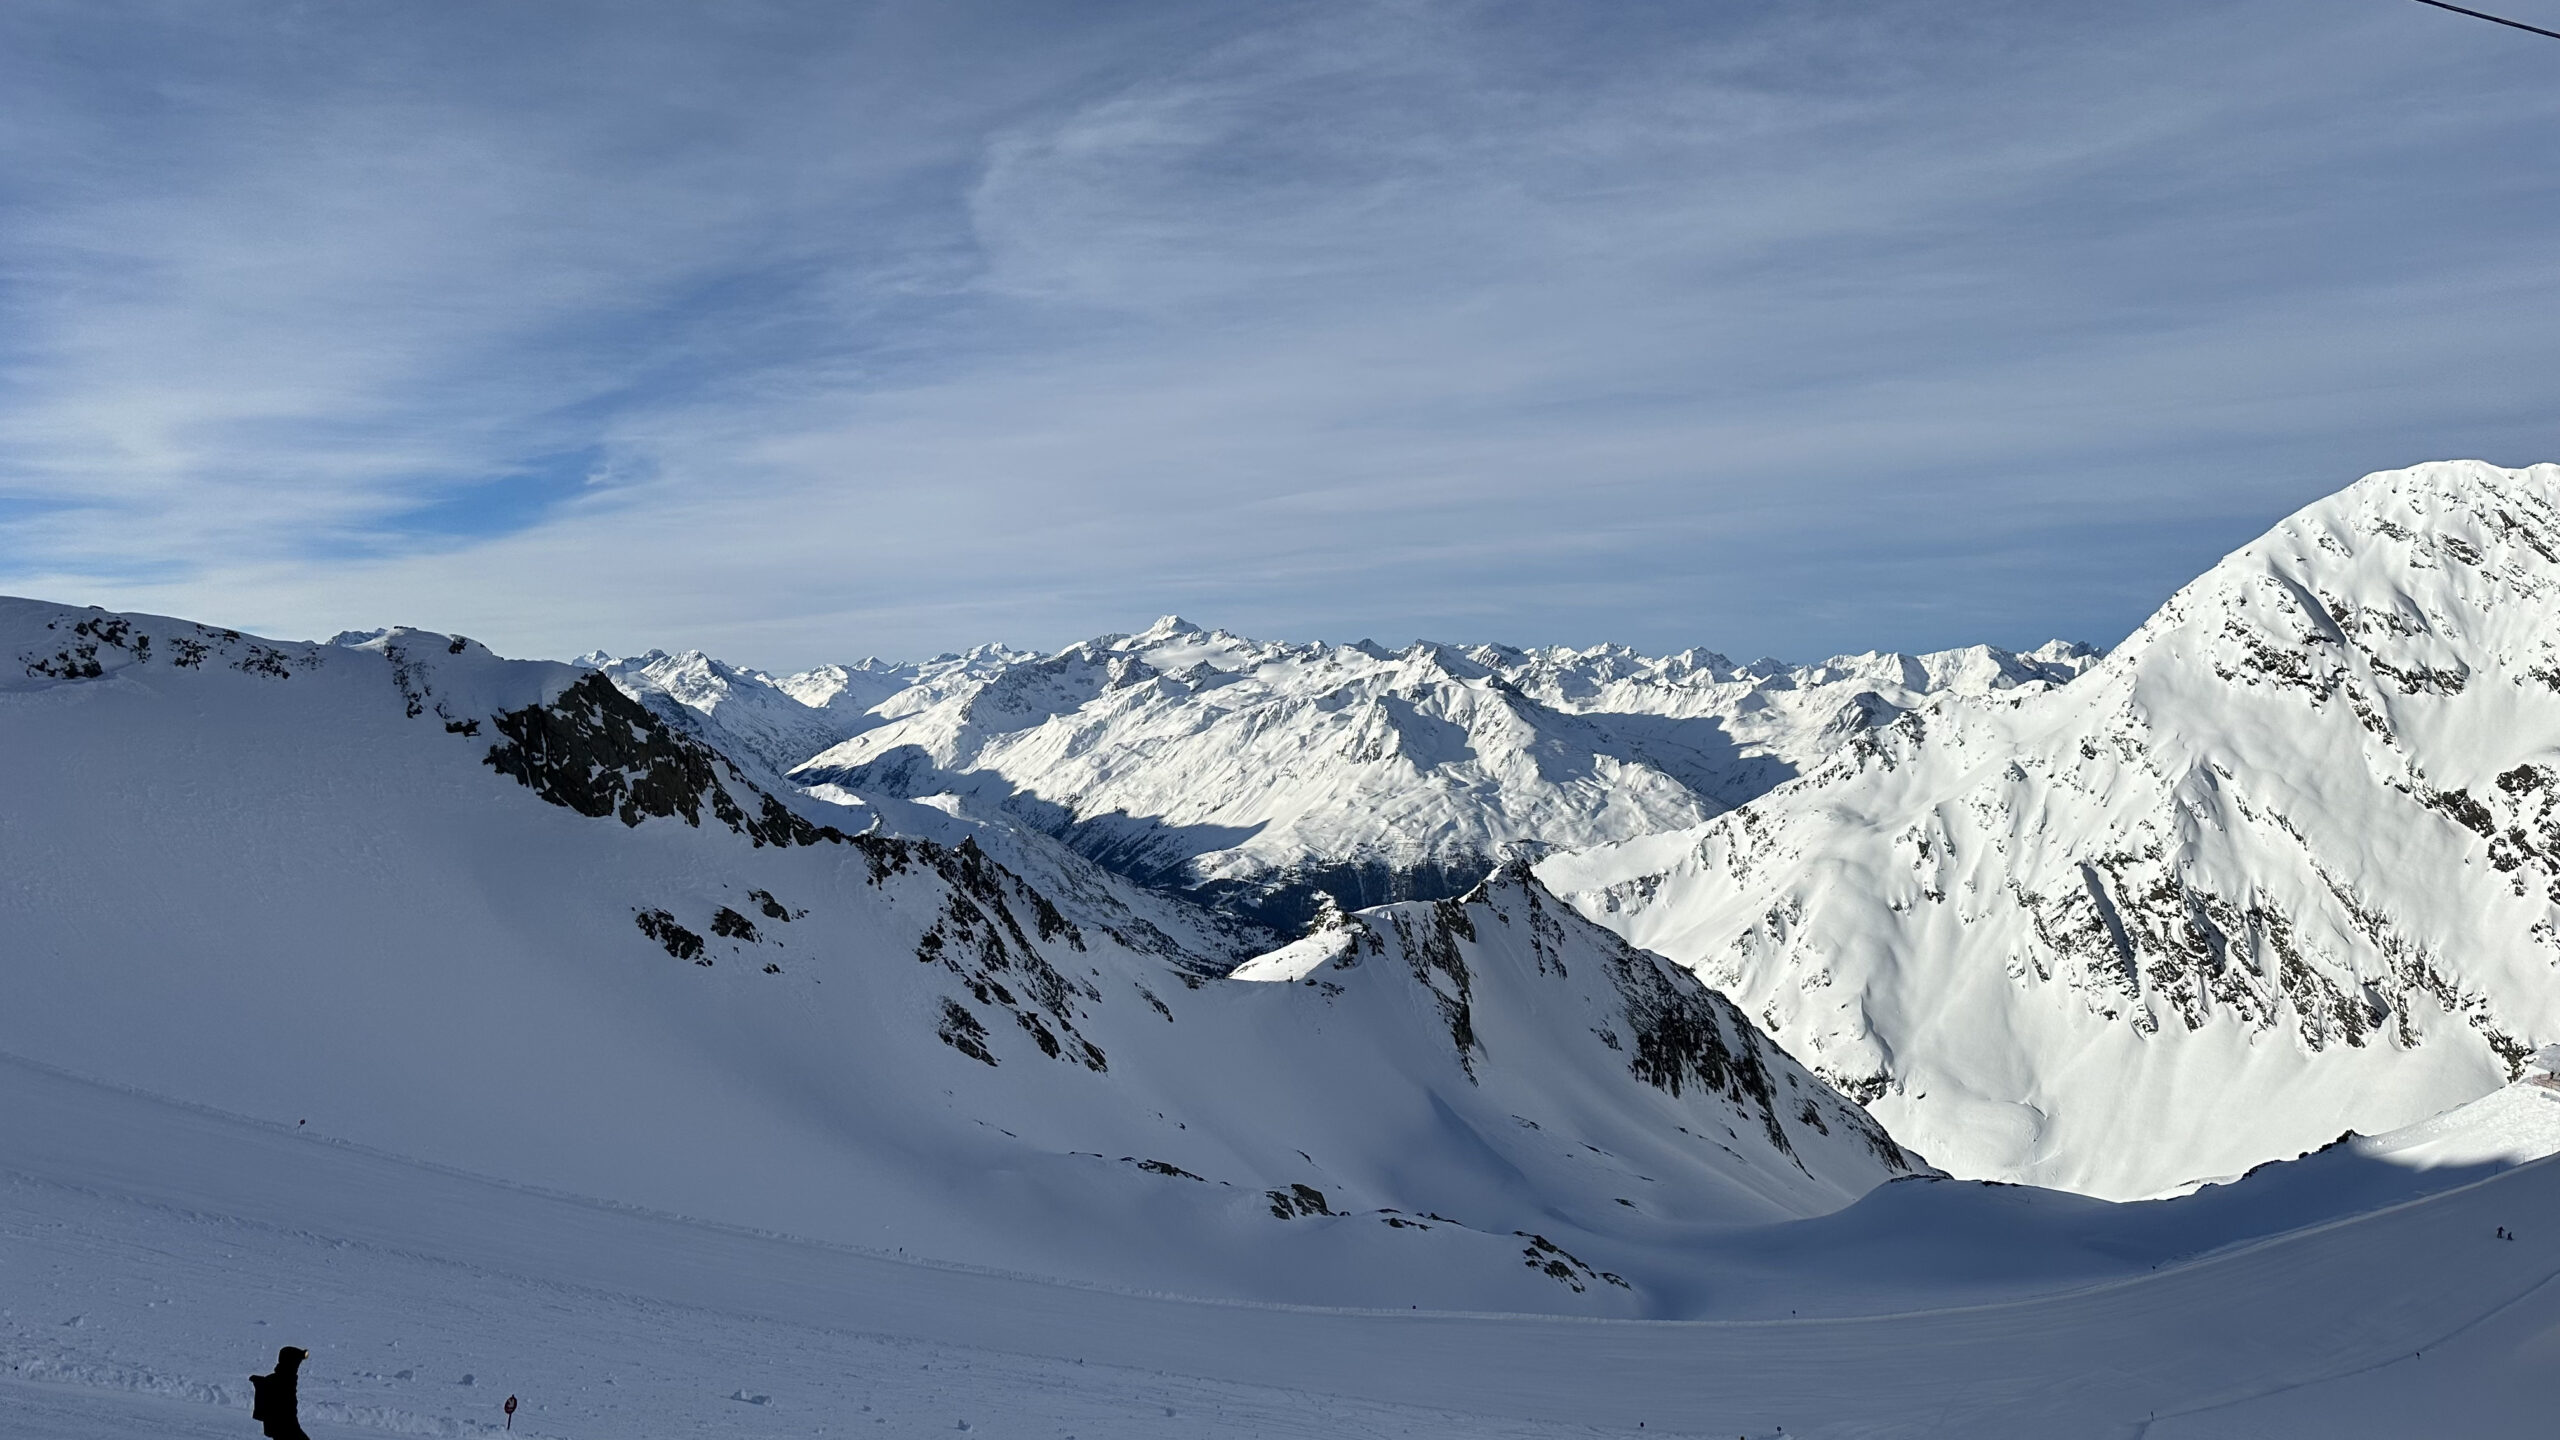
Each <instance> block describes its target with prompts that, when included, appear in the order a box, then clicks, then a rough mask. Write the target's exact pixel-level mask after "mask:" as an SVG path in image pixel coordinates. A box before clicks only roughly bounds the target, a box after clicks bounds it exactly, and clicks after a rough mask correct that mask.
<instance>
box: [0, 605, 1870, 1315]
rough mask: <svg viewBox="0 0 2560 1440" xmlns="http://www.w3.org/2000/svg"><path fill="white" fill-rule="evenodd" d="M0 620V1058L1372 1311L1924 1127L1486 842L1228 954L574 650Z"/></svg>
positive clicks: (471, 1161) (562, 1180)
mask: <svg viewBox="0 0 2560 1440" xmlns="http://www.w3.org/2000/svg"><path fill="white" fill-rule="evenodd" d="M0 656H6V657H11V658H14V660H15V661H16V663H15V665H14V666H12V667H11V668H10V669H8V670H7V671H6V672H5V673H0V793H6V794H8V795H9V796H10V797H11V799H10V804H9V806H8V807H7V808H6V810H5V811H0V874H4V875H6V876H7V877H8V883H7V885H5V886H0V934H5V935H6V936H7V937H8V944H7V945H6V946H5V947H0V983H5V985H6V987H7V992H8V994H9V997H10V998H9V1003H8V1005H6V1006H5V1007H0V1053H4V1054H12V1055H18V1056H22V1057H27V1058H31V1059H34V1060H37V1061H41V1062H43V1063H46V1064H50V1065H54V1066H58V1067H61V1068H63V1069H66V1070H70V1071H74V1072H77V1073H79V1074H82V1075H86V1076H90V1077H94V1078H97V1079H101V1080H105V1081H108V1082H111V1083H114V1084H118V1085H124V1086H131V1087H135V1088H138V1089H140V1090H144V1091H148V1092H151V1093H155V1094H160V1095H167V1096H174V1097H178V1098H181V1099H184V1100H186V1101H188V1102H191V1103H196V1104H204V1105H212V1106H216V1107H218V1108H221V1109H224V1110H228V1111H232V1112H236V1113H240V1114H246V1115H251V1116H258V1117H264V1118H265V1119H267V1120H270V1121H274V1122H277V1123H281V1124H283V1125H285V1126H287V1127H288V1128H290V1127H293V1126H295V1125H296V1123H297V1122H302V1121H307V1122H308V1133H310V1134H312V1135H317V1136H327V1137H331V1138H334V1139H338V1140H342V1141H346V1142H351V1143H355V1144H359V1145H363V1146H368V1147H372V1148H374V1149H377V1150H382V1151H388V1152H392V1153H396V1154H399V1155H404V1156H410V1157H415V1158H417V1159H420V1160H424V1161H428V1162H432V1163H434V1164H440V1165H446V1166H453V1167H459V1168H461V1169H464V1170H468V1171H471V1172H474V1173H478V1174H484V1175H491V1176H497V1177H501V1178H504V1179H507V1180H509V1181H513V1182H516V1183H519V1184H529V1185H534V1186H540V1187H544V1188H547V1189H551V1190H555V1191H562V1192H568V1193H573V1194H581V1195H589V1196H597V1197H602V1198H606V1199H609V1200H612V1201H614V1202H616V1203H620V1204H630V1205H642V1206H649V1207H653V1208H656V1209H659V1210H663V1211H668V1212H673V1213H679V1214H684V1215H690V1216H696V1217H701V1218H704V1219H710V1220H716V1221H722V1222H726V1223H730V1224H736V1225H745V1226H750V1227H755V1228H759V1229H765V1230H774V1231H783V1232H788V1233H792V1234H798V1235H803V1236H809V1237H813V1238H817V1239H822V1240H829V1241H837V1242H848V1243H855V1244H861V1245H867V1246H872V1247H875V1248H886V1249H889V1250H892V1251H895V1250H898V1249H904V1250H905V1251H907V1252H908V1253H911V1254H923V1255H930V1256H934V1257H936V1258H941V1259H952V1260H960V1261H966V1262H970V1263H974V1264H979V1265H993V1266H999V1267H1004V1268H1008V1269H1014V1270H1021V1271H1029V1272H1034V1273H1042V1274H1051V1275H1060V1276H1064V1277H1068V1278H1074V1279H1079V1280H1085V1281H1094V1282H1102V1283H1108V1284H1112V1285H1119V1286H1136V1287H1146V1288H1153V1289H1159V1290H1171V1291H1179V1292H1186V1293H1194V1294H1211V1295H1224V1296H1231V1297H1239V1298H1249V1299H1263V1300H1283V1301H1294V1302H1307V1303H1321V1304H1345V1303H1349V1304H1375V1305H1393V1306H1396V1307H1399V1308H1401V1307H1404V1306H1407V1305H1411V1304H1422V1305H1440V1306H1450V1307H1457V1308H1465V1309H1500V1310H1555V1311H1564V1312H1570V1313H1582V1314H1618V1315H1634V1314H1645V1313H1663V1312H1668V1311H1674V1310H1677V1309H1678V1308H1680V1307H1681V1306H1683V1305H1685V1304H1687V1303H1688V1301H1687V1300H1686V1299H1685V1298H1684V1297H1685V1296H1687V1295H1689V1294H1691V1293H1692V1292H1693V1290H1694V1278H1693V1277H1690V1276H1689V1275H1688V1271H1687V1267H1689V1266H1690V1265H1691V1264H1692V1260H1691V1259H1690V1257H1691V1255H1692V1254H1693V1250H1694V1241H1695V1239H1696V1237H1697V1236H1699V1235H1700V1234H1702V1233H1706V1232H1708V1231H1711V1230H1714V1229H1715V1228H1717V1227H1721V1226H1730V1225H1733V1224H1740V1223H1756V1222H1764V1221H1772V1220H1782V1219H1788V1218H1794V1217H1801V1216H1806V1215H1814V1214H1819V1213H1823V1212H1825V1211H1828V1210H1832V1209H1836V1208H1838V1207H1840V1206H1843V1205H1846V1204H1848V1203H1850V1202H1851V1201H1853V1200H1855V1199H1856V1198H1857V1197H1859V1196H1860V1195H1862V1194H1864V1193H1865V1192H1866V1191H1867V1190H1869V1189H1871V1188H1872V1187H1874V1186H1875V1185H1877V1184H1879V1183H1881V1182H1882V1181H1884V1180H1886V1179H1888V1178H1891V1177H1893V1176H1895V1175H1898V1174H1901V1173H1904V1172H1905V1171H1906V1170H1908V1169H1909V1168H1911V1167H1912V1166H1913V1165H1914V1164H1915V1163H1916V1162H1915V1161H1913V1160H1911V1159H1910V1158H1909V1157H1907V1156H1905V1155H1903V1154H1902V1153H1901V1152H1900V1151H1899V1150H1897V1149H1895V1148H1893V1147H1892V1146H1891V1145H1890V1143H1889V1142H1883V1141H1882V1140H1881V1137H1880V1135H1879V1134H1878V1133H1877V1132H1876V1131H1875V1129H1874V1127H1873V1126H1872V1125H1871V1124H1870V1123H1869V1122H1867V1121H1866V1120H1865V1119H1864V1117H1863V1116H1861V1115H1859V1114H1858V1112H1857V1110H1856V1108H1855V1107H1854V1106H1853V1105H1851V1104H1849V1103H1848V1102H1846V1101H1844V1100H1842V1099H1841V1098H1840V1097H1839V1096H1838V1095H1836V1094H1834V1093H1832V1092H1831V1091H1829V1090H1828V1089H1827V1088H1825V1087H1823V1086H1822V1084H1821V1082H1819V1081H1818V1080H1815V1079H1814V1078H1813V1077H1812V1076H1811V1075H1810V1074H1809V1073H1807V1072H1805V1071H1803V1070H1802V1069H1801V1068H1800V1067H1796V1066H1795V1065H1793V1063H1792V1062H1790V1061H1788V1060H1787V1059H1786V1058H1785V1057H1784V1056H1783V1055H1782V1054H1780V1053H1779V1052H1778V1051H1776V1050H1775V1048H1774V1047H1772V1046H1770V1045H1769V1044H1768V1042H1767V1041H1766V1040H1765V1038H1763V1037H1760V1036H1758V1035H1757V1034H1756V1033H1755V1032H1753V1031H1752V1030H1751V1028H1750V1027H1749V1025H1748V1024H1747V1022H1744V1021H1742V1020H1741V1019H1740V1017H1739V1016H1736V1015H1733V1014H1732V1013H1730V1011H1729V1010H1727V1009H1725V1008H1724V1007H1722V1006H1721V1003H1720V1002H1717V1001H1715V1000H1714V999H1713V997H1710V996H1707V995H1706V994H1705V992H1703V991H1702V990H1699V989H1698V988H1697V987H1696V986H1695V985H1694V984H1691V983H1690V982H1689V981H1688V980H1687V979H1686V978H1685V977H1682V976H1678V975H1675V974H1672V973H1671V972H1669V971H1667V970H1665V969H1664V968H1663V967H1662V966H1661V963H1660V962H1658V961H1655V960H1653V959H1651V958H1650V957H1644V956H1640V955H1636V954H1634V953H1633V952H1630V951H1628V950H1627V949H1626V947H1625V946H1624V945H1623V943H1622V942H1620V941H1619V940H1617V939H1616V937H1614V936H1611V935H1609V934H1607V933H1606V932H1604V931H1601V930H1599V929H1597V928H1596V927H1593V926H1590V925H1589V924H1587V923H1586V922H1583V921H1581V920H1580V919H1578V918H1577V917H1574V916H1573V915H1571V914H1570V912H1568V911H1566V910H1564V909H1563V908H1562V907H1561V906H1560V905H1558V904H1557V903H1556V902H1554V901H1553V900H1552V899H1551V898H1549V897H1547V896H1545V895H1544V894H1543V893H1542V892H1540V891H1539V890H1538V889H1537V887H1536V885H1535V883H1534V882H1532V881H1530V880H1528V879H1527V878H1526V877H1525V876H1524V875H1522V874H1519V873H1516V872H1513V873H1508V874H1506V875H1504V876H1502V877H1498V878H1497V879H1496V880H1495V881H1493V882H1491V883H1488V884H1487V885H1485V886H1484V887H1483V888H1482V889H1481V890H1480V891H1478V892H1477V893H1475V894H1473V895H1470V896H1469V897H1467V898H1466V899H1464V900H1453V901H1448V902H1443V903H1440V904H1437V905H1430V904H1426V905H1423V906H1420V907H1418V908H1414V909H1411V910H1410V911H1409V912H1408V911H1405V910H1397V911H1392V912H1384V913H1380V914H1374V915H1369V916H1363V917H1356V919H1354V918H1350V917H1346V918H1345V919H1344V920H1343V921H1342V924H1343V925H1344V926H1346V927H1348V926H1351V925H1353V924H1355V923H1356V924H1357V925H1360V926H1366V927H1372V928H1373V929H1374V930H1375V933H1376V935H1377V936H1379V937H1381V938H1379V940H1378V942H1377V943H1378V945H1379V946H1383V947H1385V948H1383V949H1379V950H1376V951H1375V952H1374V954H1373V956H1372V958H1371V959H1370V960H1368V961H1366V962H1364V963H1360V964H1356V965H1350V966H1347V967H1338V968H1333V969H1328V970H1326V971H1325V972H1324V973H1322V974H1321V975H1309V976H1306V977H1303V979H1304V981H1305V983H1291V984H1256V983H1251V982H1248V981H1229V980H1223V979H1218V978H1213V977H1212V974H1211V973H1210V972H1208V971H1206V970H1205V969H1204V967H1203V966H1202V965H1201V964H1199V963H1197V960H1196V957H1188V956H1185V955H1181V954H1169V953H1166V952H1165V950H1164V949H1162V948H1161V947H1158V946H1156V945H1155V944H1154V943H1153V942H1152V941H1148V940H1147V939H1146V937H1143V936H1133V935H1130V934H1129V933H1127V932H1124V931H1121V930H1118V929H1116V928H1113V927H1111V926H1105V925H1097V924H1094V923H1091V922H1090V921H1089V920H1088V919H1087V918H1086V914H1087V913H1089V912H1086V911H1081V910H1071V909H1069V908H1068V907H1065V906H1061V905H1060V904H1058V903H1057V902H1056V901H1055V900H1053V899H1052V898H1051V897H1050V896H1048V895H1047V894H1045V893H1044V892H1043V891H1042V890H1041V889H1040V888H1038V887H1037V886H1035V885H1033V884H1030V883H1028V882H1027V881H1026V880H1025V879H1024V878H1023V877H1022V876H1021V875H1019V874H1017V873H1015V872H1013V871H1011V870H1009V869H1007V868H1006V867H1005V866H1003V865H1002V864H1000V863H998V861H997V860H996V859H995V858H994V856H993V854H992V852H990V851H989V850H987V849H985V848H983V847H981V846H980V845H978V844H977V843H975V840H974V837H971V836H964V837H963V839H962V841H961V842H960V843H956V844H948V845H946V844H942V843H938V842H936V841H933V840H929V839H921V838H913V837H900V836H894V835H890V834H888V833H885V832H883V831H878V830H875V831H872V832H870V833H863V834H850V833H847V832H846V831H845V830H844V829H843V828H841V827H837V826H831V825H826V824H822V823H819V822H818V821H817V820H816V819H813V818H811V817H812V815H813V814H824V813H825V812H827V811H828V810H829V809H830V808H832V807H830V806H829V805H827V804H826V803H825V802H822V801H819V800H815V799H812V798H810V797H807V796H799V795H781V794H776V793H774V792H772V791H769V790H767V789H765V788H764V787H763V786H762V785H761V784H759V783H758V776H757V771H756V769H755V768H754V766H753V765H752V763H751V762H734V761H733V760H732V759H731V758H730V757H728V756H727V755H725V754H723V753H722V752H720V751H719V750H718V749H716V748H714V747H713V746H711V745H710V744H709V743H708V742H707V741H705V740H704V739H703V738H702V734H701V733H700V732H697V731H694V730H690V729H686V728H684V727H682V726H679V725H677V724H675V723H673V722H671V721H670V720H669V719H668V718H666V717H665V716H663V715H662V714H661V713H659V712H657V711H655V710H653V709H651V708H648V707H645V706H643V705H640V704H638V703H635V702H634V701H632V700H631V699H630V698H628V697H627V696H626V695H625V694H624V693H623V692H622V691H620V690H619V689H617V688H615V687H613V686H612V685H610V684H608V683H607V682H606V681H605V680H604V679H602V678H600V677H599V676H597V675H596V674H595V673H594V672H592V671H586V670H582V669H579V668H577V667H573V666H565V665H556V664H545V663H535V662H518V661H507V660H501V659H499V658H497V657H495V656H493V655H490V654H489V653H488V652H487V651H486V650H485V649H482V648H480V647H478V646H476V645H473V644H471V643H470V642H468V641H463V640H459V639H455V638H450V637H445V636H437V635H430V634H425V633H422V632H416V631H390V632H381V633H377V634H373V635H368V636H363V637H351V643H348V644H343V645H296V644H288V643H284V642H277V641H268V640H261V639H259V638H257V637H254V636H245V635H237V634H233V633H231V632H225V631H218V630H212V629H209V628H205V627H198V626H194V625H191V624H189V623H187V622H183V621H174V620H166V619H162V618H158V617H147V616H132V615H114V614H109V613H107V612H101V611H82V610H74V609H69V608H66V607H60V606H50V605H42V604H38V603H34V602H26V601H0ZM804 811H805V812H809V813H803V812H804ZM1275 1197H1278V1198H1275Z"/></svg>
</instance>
